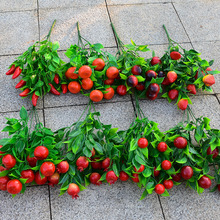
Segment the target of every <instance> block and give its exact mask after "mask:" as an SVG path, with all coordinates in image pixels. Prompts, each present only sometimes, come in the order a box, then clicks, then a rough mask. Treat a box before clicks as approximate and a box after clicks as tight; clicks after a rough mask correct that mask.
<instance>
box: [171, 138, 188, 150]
mask: <svg viewBox="0 0 220 220" xmlns="http://www.w3.org/2000/svg"><path fill="white" fill-rule="evenodd" d="M173 144H174V146H175V147H176V148H178V149H183V148H185V147H186V146H187V140H186V138H184V137H177V138H176V139H175V140H174V142H173Z"/></svg>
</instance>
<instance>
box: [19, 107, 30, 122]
mask: <svg viewBox="0 0 220 220" xmlns="http://www.w3.org/2000/svg"><path fill="white" fill-rule="evenodd" d="M20 117H21V119H23V120H25V121H26V120H27V118H28V113H27V110H26V109H25V108H24V106H22V107H21V110H20Z"/></svg>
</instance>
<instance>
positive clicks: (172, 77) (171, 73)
mask: <svg viewBox="0 0 220 220" xmlns="http://www.w3.org/2000/svg"><path fill="white" fill-rule="evenodd" d="M167 78H168V80H169V82H170V83H174V82H175V81H176V80H177V74H176V73H175V72H174V71H169V72H168V73H167Z"/></svg>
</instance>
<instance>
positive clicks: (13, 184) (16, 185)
mask: <svg viewBox="0 0 220 220" xmlns="http://www.w3.org/2000/svg"><path fill="white" fill-rule="evenodd" d="M21 190H22V183H21V182H20V181H19V180H10V181H8V183H7V191H8V192H9V193H10V194H13V195H15V194H18V193H19V192H21Z"/></svg>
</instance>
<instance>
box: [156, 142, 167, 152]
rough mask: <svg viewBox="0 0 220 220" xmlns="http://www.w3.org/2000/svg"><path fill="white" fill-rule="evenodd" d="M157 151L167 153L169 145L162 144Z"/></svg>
mask: <svg viewBox="0 0 220 220" xmlns="http://www.w3.org/2000/svg"><path fill="white" fill-rule="evenodd" d="M157 150H159V151H160V152H165V151H166V150H167V144H166V143H165V142H160V143H159V144H158V145H157Z"/></svg>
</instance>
